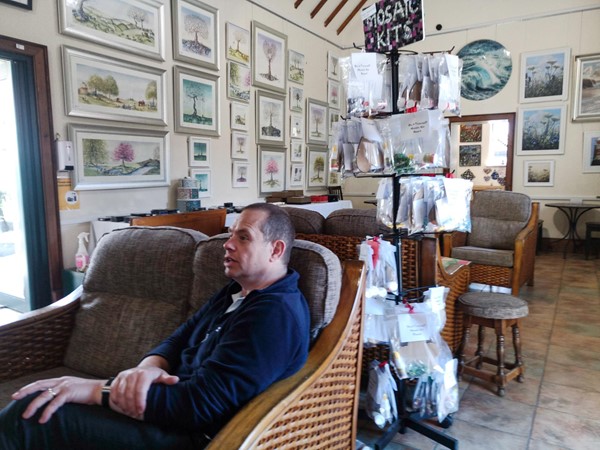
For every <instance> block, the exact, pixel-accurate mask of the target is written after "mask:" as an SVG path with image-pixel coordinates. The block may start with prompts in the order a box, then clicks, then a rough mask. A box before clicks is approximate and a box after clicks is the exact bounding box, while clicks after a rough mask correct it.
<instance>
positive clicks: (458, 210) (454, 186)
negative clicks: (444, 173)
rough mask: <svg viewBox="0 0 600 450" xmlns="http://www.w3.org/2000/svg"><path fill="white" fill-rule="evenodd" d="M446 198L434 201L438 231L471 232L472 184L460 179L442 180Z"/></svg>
mask: <svg viewBox="0 0 600 450" xmlns="http://www.w3.org/2000/svg"><path fill="white" fill-rule="evenodd" d="M444 190H445V191H446V196H445V197H443V198H441V199H439V200H438V201H436V205H435V206H436V217H437V219H438V224H439V226H440V231H441V230H444V231H453V230H456V231H464V232H467V233H468V232H470V231H471V206H470V205H471V197H472V195H473V182H472V181H470V180H464V179H462V178H444Z"/></svg>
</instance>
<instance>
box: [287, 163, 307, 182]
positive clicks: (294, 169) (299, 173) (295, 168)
mask: <svg viewBox="0 0 600 450" xmlns="http://www.w3.org/2000/svg"><path fill="white" fill-rule="evenodd" d="M289 180H290V182H289V183H288V185H289V187H301V188H303V187H304V163H292V164H291V165H290V178H289Z"/></svg>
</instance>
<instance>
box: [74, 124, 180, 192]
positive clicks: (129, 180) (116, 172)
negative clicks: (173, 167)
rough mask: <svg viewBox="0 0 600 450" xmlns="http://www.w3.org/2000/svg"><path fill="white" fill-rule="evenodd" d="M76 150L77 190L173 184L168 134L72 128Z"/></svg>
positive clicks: (121, 129) (87, 126) (88, 127)
mask: <svg viewBox="0 0 600 450" xmlns="http://www.w3.org/2000/svg"><path fill="white" fill-rule="evenodd" d="M68 133H69V140H71V141H72V142H73V146H74V149H75V152H74V155H73V156H74V160H75V161H74V162H75V164H74V165H75V190H99V189H124V188H146V187H153V186H168V185H169V140H168V139H167V134H168V133H167V132H166V131H155V130H139V129H133V128H132V129H129V128H117V127H101V126H96V125H80V124H69V125H68Z"/></svg>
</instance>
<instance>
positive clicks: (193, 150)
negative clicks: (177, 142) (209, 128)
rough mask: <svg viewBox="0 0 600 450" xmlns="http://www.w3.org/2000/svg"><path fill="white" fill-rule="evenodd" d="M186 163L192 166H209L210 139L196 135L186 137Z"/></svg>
mask: <svg viewBox="0 0 600 450" xmlns="http://www.w3.org/2000/svg"><path fill="white" fill-rule="evenodd" d="M188 164H189V165H190V166H192V167H194V166H195V167H209V166H210V139H208V138H202V137H197V136H190V137H189V138H188Z"/></svg>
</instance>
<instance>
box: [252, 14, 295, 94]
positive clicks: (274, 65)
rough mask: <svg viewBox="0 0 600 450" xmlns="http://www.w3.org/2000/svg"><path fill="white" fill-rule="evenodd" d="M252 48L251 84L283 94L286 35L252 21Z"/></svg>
mask: <svg viewBox="0 0 600 450" xmlns="http://www.w3.org/2000/svg"><path fill="white" fill-rule="evenodd" d="M252 49H253V61H252V84H253V85H254V86H256V87H259V88H263V89H270V90H272V91H276V92H280V93H282V94H285V93H286V69H287V56H288V50H287V36H286V35H285V34H283V33H280V32H278V31H275V30H273V29H272V28H269V27H267V26H265V25H263V24H261V23H258V22H256V21H253V22H252Z"/></svg>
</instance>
